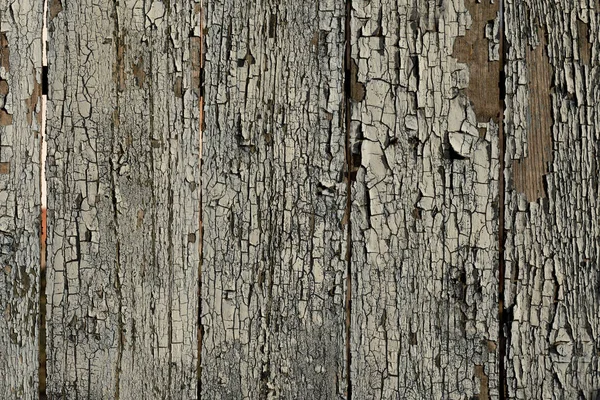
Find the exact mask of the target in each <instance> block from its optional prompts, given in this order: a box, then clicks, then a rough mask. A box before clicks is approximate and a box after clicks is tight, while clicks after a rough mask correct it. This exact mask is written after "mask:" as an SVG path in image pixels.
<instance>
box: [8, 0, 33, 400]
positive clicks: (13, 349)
mask: <svg viewBox="0 0 600 400" xmlns="http://www.w3.org/2000/svg"><path fill="white" fill-rule="evenodd" d="M41 95H42V4H41V2H39V1H34V0H25V1H19V2H8V1H0V398H2V399H7V400H12V399H15V400H16V399H19V400H21V399H26V400H27V399H35V398H37V396H38V338H39V329H38V322H39V300H40V299H39V277H40V274H39V271H40V226H41V223H40V216H41V207H40V201H41V195H40V144H41V131H42V130H41V122H42V120H41V117H42V113H41Z"/></svg>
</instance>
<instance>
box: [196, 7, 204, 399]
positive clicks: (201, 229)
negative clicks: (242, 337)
mask: <svg viewBox="0 0 600 400" xmlns="http://www.w3.org/2000/svg"><path fill="white" fill-rule="evenodd" d="M199 20H200V21H199V24H200V49H199V51H200V55H199V57H200V81H199V83H200V88H199V93H200V97H199V99H198V102H199V103H198V108H199V111H198V112H199V116H198V131H199V132H198V134H199V140H198V145H199V147H200V149H199V157H200V160H199V167H200V176H199V178H200V196H199V197H200V199H199V202H200V207H199V240H198V252H199V260H198V304H197V307H198V328H197V329H196V334H197V335H198V337H197V339H198V356H197V358H196V362H197V366H196V373H197V388H196V390H197V395H196V397H197V398H198V399H200V398H201V397H202V394H201V393H202V336H203V334H204V327H203V326H202V262H203V260H204V257H203V254H204V253H203V250H204V246H203V240H204V226H203V224H202V222H203V221H202V140H203V137H202V133H203V132H204V32H203V29H204V6H203V3H202V2H201V3H200V17H199Z"/></svg>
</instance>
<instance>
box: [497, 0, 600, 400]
mask: <svg viewBox="0 0 600 400" xmlns="http://www.w3.org/2000/svg"><path fill="white" fill-rule="evenodd" d="M599 12H600V3H599V2H598V1H591V0H574V1H573V0H534V1H527V2H523V1H517V0H507V1H506V8H505V19H506V39H507V44H508V46H507V55H506V107H507V108H506V120H505V121H506V124H505V127H506V129H505V131H506V157H505V162H506V171H505V176H506V182H507V183H506V212H505V226H506V233H507V236H506V246H505V263H506V282H505V288H506V289H505V302H504V303H505V311H504V313H505V314H506V326H505V327H504V330H505V334H506V338H507V339H506V340H507V346H506V347H507V357H506V361H505V363H506V380H507V382H506V384H507V396H506V398H507V399H542V398H543V399H550V398H555V399H582V400H584V399H585V400H596V399H598V398H599V396H600V350H599V349H600V239H599V238H600V224H599V222H600V202H599V201H598V199H599V196H600V188H599V184H598V177H599V175H600V168H599V160H600V79H599V78H598V68H599V67H600V27H599V25H598V22H599V16H600V15H599Z"/></svg>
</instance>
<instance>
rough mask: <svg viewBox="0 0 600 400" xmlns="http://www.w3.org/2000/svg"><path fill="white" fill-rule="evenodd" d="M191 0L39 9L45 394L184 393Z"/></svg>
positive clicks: (193, 191) (195, 180)
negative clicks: (43, 98) (44, 102)
mask: <svg viewBox="0 0 600 400" xmlns="http://www.w3.org/2000/svg"><path fill="white" fill-rule="evenodd" d="M195 6H197V2H190V1H188V0H171V1H158V0H156V1H148V2H139V1H137V0H121V1H118V2H117V1H115V2H110V1H100V2H97V1H92V0H84V1H81V0H51V1H50V4H49V53H48V55H49V101H48V131H47V133H48V175H47V176H48V247H47V249H48V276H47V278H48V281H47V282H48V283H47V285H48V286H47V296H48V299H47V301H48V313H47V332H48V333H47V353H48V362H47V371H48V380H47V391H48V396H49V397H50V398H122V399H137V398H186V399H192V398H196V394H197V391H196V382H197V376H196V370H197V340H196V337H197V336H196V335H197V333H196V324H197V291H198V286H197V276H198V275H197V274H198V264H199V251H198V246H199V240H200V234H199V233H200V232H199V209H200V197H199V194H200V179H199V173H200V168H199V126H198V96H199V92H198V86H199V80H198V76H199V71H194V68H197V67H198V66H197V65H194V59H195V58H194V56H193V55H194V54H195V53H198V51H199V49H198V46H197V45H198V43H197V42H198V40H197V38H196V37H195V36H198V35H199V32H198V29H196V30H195V29H194V28H195V27H196V26H198V27H199V21H198V16H197V13H198V11H199V7H195ZM196 58H197V57H196Z"/></svg>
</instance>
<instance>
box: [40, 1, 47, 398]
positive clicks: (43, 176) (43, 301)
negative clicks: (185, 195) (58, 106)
mask: <svg viewBox="0 0 600 400" xmlns="http://www.w3.org/2000/svg"><path fill="white" fill-rule="evenodd" d="M47 11H48V0H44V5H43V8H42V96H41V102H42V106H41V113H42V127H41V130H42V132H41V135H40V136H41V137H40V141H41V146H40V185H41V188H42V190H40V197H41V198H40V204H41V206H42V207H41V211H42V214H41V215H40V229H41V231H40V233H41V234H40V281H39V298H38V302H39V332H38V335H39V336H38V396H39V398H40V400H46V399H47V398H48V396H47V393H46V381H47V370H46V365H47V354H46V302H47V299H46V259H47V257H46V240H47V232H48V227H47V219H46V190H45V188H46V187H47V185H46V184H45V181H46V173H45V161H46V154H45V149H46V147H45V142H46V129H47V125H46V123H47V117H46V107H47V103H46V102H47V100H46V99H47V96H48V59H47V53H48V38H47V32H48V30H47V24H48V19H47V17H48V16H47Z"/></svg>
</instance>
